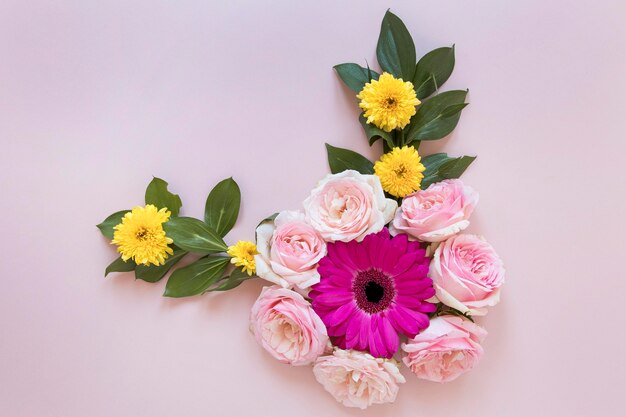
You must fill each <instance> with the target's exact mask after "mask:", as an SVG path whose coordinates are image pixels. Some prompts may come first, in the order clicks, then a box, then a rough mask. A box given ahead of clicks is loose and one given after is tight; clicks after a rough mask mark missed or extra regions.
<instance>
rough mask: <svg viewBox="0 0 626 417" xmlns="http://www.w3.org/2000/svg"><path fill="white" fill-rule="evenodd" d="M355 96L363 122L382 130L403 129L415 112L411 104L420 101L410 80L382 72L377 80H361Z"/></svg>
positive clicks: (416, 103) (417, 103)
mask: <svg viewBox="0 0 626 417" xmlns="http://www.w3.org/2000/svg"><path fill="white" fill-rule="evenodd" d="M356 97H357V98H358V99H360V100H361V102H360V103H359V107H361V108H362V109H363V112H364V116H365V118H366V119H367V123H372V124H374V125H375V126H376V127H378V128H379V129H382V130H384V131H385V132H391V131H392V130H393V129H396V128H400V129H404V127H405V126H406V125H407V124H409V122H410V121H411V117H412V116H413V115H414V114H415V106H417V105H419V104H420V101H419V100H418V99H417V96H416V95H415V90H414V89H413V83H411V82H409V81H406V82H405V81H402V79H401V78H400V79H398V78H394V76H393V75H391V74H389V73H386V72H383V73H382V75H381V76H380V77H379V78H378V80H372V81H371V82H369V83H367V84H365V87H363V90H361V92H360V93H359V94H358V95H357V96H356Z"/></svg>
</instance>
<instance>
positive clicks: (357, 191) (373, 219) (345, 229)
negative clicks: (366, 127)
mask: <svg viewBox="0 0 626 417" xmlns="http://www.w3.org/2000/svg"><path fill="white" fill-rule="evenodd" d="M397 207H398V203H396V201H395V200H391V199H388V198H385V193H384V192H383V187H382V186H381V185H380V180H379V179H378V177H377V176H376V175H363V174H359V173H358V172H356V171H352V170H348V171H343V172H340V173H338V174H331V175H328V176H326V178H324V179H323V180H322V181H320V182H319V184H318V185H317V187H316V188H315V189H314V190H313V191H312V192H311V195H310V196H309V197H308V198H307V199H306V200H305V201H304V212H305V215H306V220H307V222H308V223H309V224H310V225H311V226H313V227H314V228H315V230H317V231H318V232H319V233H320V234H321V235H322V237H323V238H324V240H326V241H329V242H334V241H337V240H339V241H342V242H349V241H351V240H357V241H359V242H360V241H361V240H363V238H364V237H365V236H366V235H368V234H370V233H377V232H379V231H381V230H382V228H383V226H384V225H385V224H387V223H389V222H390V221H391V219H392V218H393V214H394V212H395V210H396V208H397Z"/></svg>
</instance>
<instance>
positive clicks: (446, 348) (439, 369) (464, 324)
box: [402, 316, 487, 382]
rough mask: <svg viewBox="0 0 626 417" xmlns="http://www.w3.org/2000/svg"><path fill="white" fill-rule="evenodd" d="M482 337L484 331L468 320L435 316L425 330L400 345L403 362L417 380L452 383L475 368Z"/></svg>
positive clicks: (483, 336) (484, 333)
mask: <svg viewBox="0 0 626 417" xmlns="http://www.w3.org/2000/svg"><path fill="white" fill-rule="evenodd" d="M485 336H487V332H486V331H485V329H483V328H482V327H480V326H479V325H477V324H474V323H472V322H471V321H469V320H466V319H462V318H461V317H456V316H441V317H435V318H434V319H432V320H431V321H430V326H429V327H428V328H427V329H426V330H424V331H423V332H422V333H420V334H418V335H417V336H415V337H414V338H413V339H409V341H408V342H407V343H403V344H402V350H403V351H404V352H406V355H405V356H404V358H403V360H404V363H405V364H406V366H408V367H409V368H410V369H411V371H413V373H414V374H415V375H417V377H418V378H420V379H426V380H428V381H434V382H448V381H452V380H454V379H456V378H458V377H459V375H461V374H463V373H465V372H467V371H469V370H470V369H472V368H473V367H474V365H476V363H477V362H478V360H479V359H480V357H481V356H482V354H483V348H482V346H481V345H480V343H482V341H483V339H484V338H485Z"/></svg>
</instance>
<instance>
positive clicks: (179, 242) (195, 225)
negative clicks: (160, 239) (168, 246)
mask: <svg viewBox="0 0 626 417" xmlns="http://www.w3.org/2000/svg"><path fill="white" fill-rule="evenodd" d="M163 228H164V229H165V234H166V235H167V236H168V237H170V238H172V239H173V240H174V244H175V245H176V246H178V247H179V248H181V249H184V250H186V251H189V252H195V253H201V254H209V253H217V252H225V251H226V250H228V246H226V243H224V240H223V239H222V238H221V237H220V236H219V235H218V234H217V233H216V232H215V231H213V230H212V229H211V228H210V227H209V226H207V225H206V224H204V223H203V222H202V221H200V220H198V219H193V218H191V217H174V218H172V219H170V220H169V221H168V222H166V223H164V224H163Z"/></svg>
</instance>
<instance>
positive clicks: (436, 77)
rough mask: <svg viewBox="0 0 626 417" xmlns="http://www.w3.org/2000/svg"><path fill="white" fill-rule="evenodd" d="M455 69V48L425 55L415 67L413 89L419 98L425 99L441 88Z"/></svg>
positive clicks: (442, 49) (434, 51)
mask: <svg viewBox="0 0 626 417" xmlns="http://www.w3.org/2000/svg"><path fill="white" fill-rule="evenodd" d="M453 69H454V46H452V48H448V47H445V48H438V49H435V50H433V51H430V52H429V53H427V54H426V55H424V56H423V57H422V58H421V59H420V60H419V62H418V63H417V66H416V67H415V76H414V77H413V87H414V88H415V94H417V98H419V99H420V100H421V99H424V98H426V97H428V96H430V95H431V94H432V93H434V92H435V91H436V90H438V89H439V88H441V86H442V85H443V83H445V82H446V81H447V80H448V78H450V74H452V70H453Z"/></svg>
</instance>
